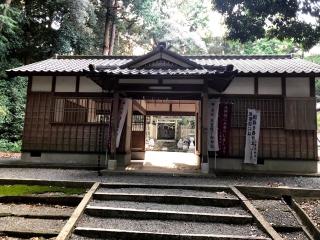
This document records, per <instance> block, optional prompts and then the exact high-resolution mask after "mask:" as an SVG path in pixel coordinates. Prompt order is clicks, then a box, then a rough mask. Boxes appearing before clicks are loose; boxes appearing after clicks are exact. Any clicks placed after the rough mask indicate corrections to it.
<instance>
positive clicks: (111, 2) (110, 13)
mask: <svg viewBox="0 0 320 240" xmlns="http://www.w3.org/2000/svg"><path fill="white" fill-rule="evenodd" d="M104 2H105V7H106V9H107V13H106V22H105V29H104V39H103V50H102V54H103V55H112V53H113V48H114V41H115V33H116V25H115V24H116V23H115V20H116V7H117V1H116V0H104Z"/></svg>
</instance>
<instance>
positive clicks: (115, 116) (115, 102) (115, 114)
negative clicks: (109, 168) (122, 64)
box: [110, 91, 119, 159]
mask: <svg viewBox="0 0 320 240" xmlns="http://www.w3.org/2000/svg"><path fill="white" fill-rule="evenodd" d="M118 121H119V92H118V91H115V92H114V94H113V99H112V114H111V144H110V145H111V149H110V153H111V156H110V158H111V159H115V157H116V151H117V130H118Z"/></svg>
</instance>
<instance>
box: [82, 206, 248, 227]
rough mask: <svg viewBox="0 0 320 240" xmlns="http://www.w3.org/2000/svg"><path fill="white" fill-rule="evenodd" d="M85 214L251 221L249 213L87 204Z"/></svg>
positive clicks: (209, 220) (239, 222)
mask: <svg viewBox="0 0 320 240" xmlns="http://www.w3.org/2000/svg"><path fill="white" fill-rule="evenodd" d="M85 212H86V214H88V215H90V216H95V217H107V218H130V219H143V220H147V219H158V220H181V221H193V222H219V223H232V224H247V223H252V222H253V219H252V216H249V215H230V214H213V213H195V212H177V211H161V210H141V209H130V208H111V207H97V206H88V207H87V208H86V210H85Z"/></svg>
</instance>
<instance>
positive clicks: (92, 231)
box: [74, 227, 271, 240]
mask: <svg viewBox="0 0 320 240" xmlns="http://www.w3.org/2000/svg"><path fill="white" fill-rule="evenodd" d="M74 234H77V235H80V236H85V237H89V238H103V239H106V238H108V239H139V240H150V239H152V240H164V239H169V240H271V239H270V238H266V237H259V236H240V235H219V234H174V233H156V232H144V231H127V230H118V229H103V228H89V227H77V228H76V229H75V230H74Z"/></svg>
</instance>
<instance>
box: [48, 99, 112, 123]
mask: <svg viewBox="0 0 320 240" xmlns="http://www.w3.org/2000/svg"><path fill="white" fill-rule="evenodd" d="M110 113H111V102H110V101H109V100H108V99H101V98H62V97H56V98H55V99H54V101H53V105H52V109H51V122H53V123H65V124H84V123H86V124H87V123H93V124H97V123H109V121H110Z"/></svg>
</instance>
